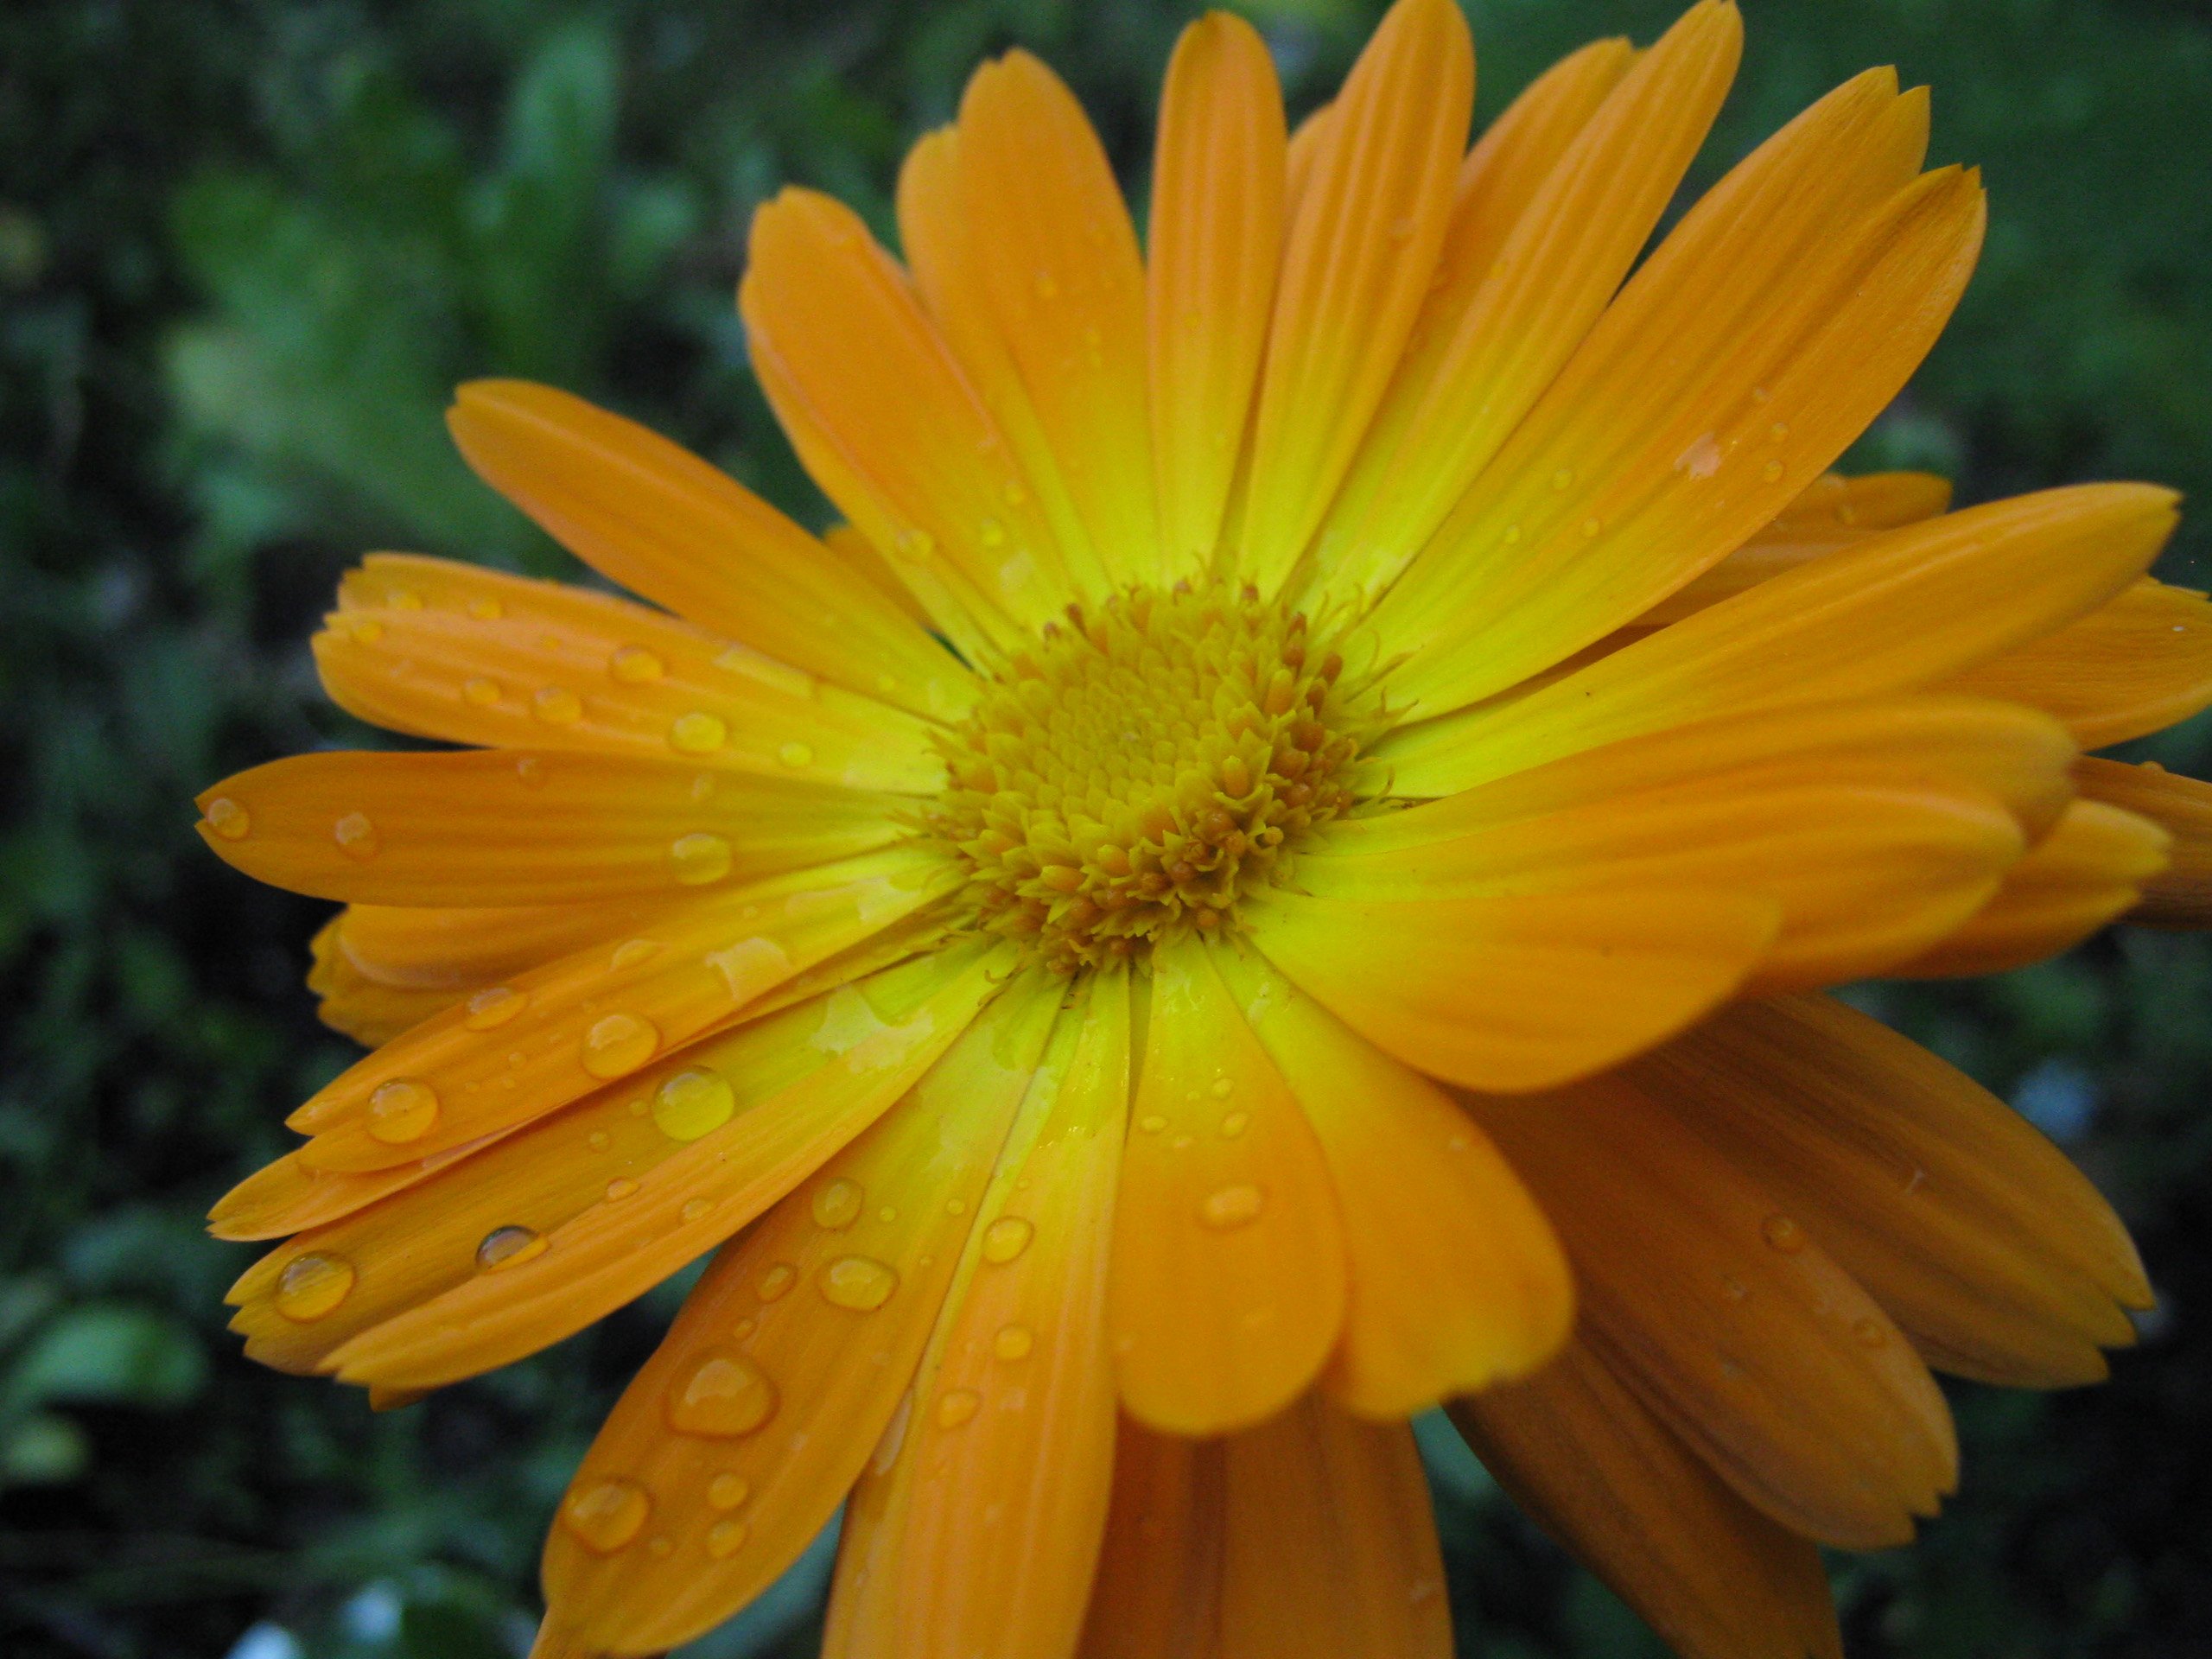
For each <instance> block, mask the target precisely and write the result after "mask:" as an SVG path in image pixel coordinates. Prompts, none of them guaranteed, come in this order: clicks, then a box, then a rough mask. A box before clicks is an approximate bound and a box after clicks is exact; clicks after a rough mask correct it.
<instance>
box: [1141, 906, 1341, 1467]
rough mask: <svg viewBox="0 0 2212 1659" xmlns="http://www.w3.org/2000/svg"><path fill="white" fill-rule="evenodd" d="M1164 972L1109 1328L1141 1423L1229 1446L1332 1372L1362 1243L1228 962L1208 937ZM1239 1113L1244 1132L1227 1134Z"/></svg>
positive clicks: (1167, 959) (1160, 955) (1157, 958)
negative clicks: (1226, 1436)
mask: <svg viewBox="0 0 2212 1659" xmlns="http://www.w3.org/2000/svg"><path fill="white" fill-rule="evenodd" d="M1152 961H1153V969H1152V1008H1151V1019H1150V1021H1149V1026H1148V1031H1147V1038H1146V1041H1145V1052H1144V1065H1143V1069H1142V1071H1141V1075H1140V1077H1139V1079H1138V1082H1137V1086H1136V1100H1135V1105H1134V1106H1133V1107H1132V1108H1131V1110H1132V1112H1133V1113H1134V1115H1135V1134H1133V1135H1130V1137H1129V1141H1128V1148H1127V1150H1126V1151H1125V1152H1124V1154H1123V1157H1122V1179H1121V1190H1120V1193H1119V1195H1118V1197H1117V1198H1116V1205H1115V1220H1114V1254H1113V1272H1112V1275H1111V1283H1110V1287H1109V1298H1108V1305H1107V1306H1108V1315H1107V1317H1108V1322H1109V1325H1110V1327H1111V1329H1112V1331H1113V1333H1114V1359H1115V1366H1116V1371H1117V1373H1118V1375H1119V1377H1120V1382H1121V1391H1122V1407H1123V1408H1124V1409H1125V1410H1127V1411H1128V1414H1130V1415H1131V1416H1133V1417H1135V1418H1136V1419H1137V1420H1138V1421H1141V1422H1143V1423H1147V1424H1148V1425H1150V1426H1151V1427H1155V1428H1159V1429H1162V1430H1165V1431H1167V1432H1169V1433H1179V1434H1218V1433H1224V1431H1226V1430H1230V1429H1233V1428H1238V1427H1243V1426H1245V1425H1246V1424H1249V1423H1254V1422H1257V1421H1259V1420H1260V1419H1262V1418H1263V1417H1265V1416H1267V1415H1268V1414H1269V1413H1271V1412H1274V1411H1277V1410H1280V1409H1281V1408H1282V1407H1283V1406H1285V1405H1287V1403H1288V1402H1290V1401H1291V1400H1292V1399H1293V1398H1294V1397H1295V1396H1296V1395H1298V1394H1299V1393H1300V1391H1301V1390H1302V1389H1304V1388H1305V1387H1306V1384H1307V1383H1311V1382H1312V1381H1313V1377H1314V1375H1315V1374H1316V1373H1317V1372H1318V1371H1319V1370H1320V1369H1321V1363H1322V1362H1323V1360H1325V1358H1326V1357H1328V1353H1329V1351H1330V1349H1331V1348H1332V1346H1334V1345H1335V1343H1336V1340H1337V1335H1338V1332H1339V1331H1340V1330H1341V1329H1342V1328H1343V1324H1344V1241H1343V1238H1342V1236H1341V1234H1340V1233H1339V1230H1338V1221H1337V1204H1336V1198H1335V1196H1334V1194H1333V1193H1332V1191H1331V1189H1330V1184H1329V1175H1328V1170H1327V1167H1326V1166H1325V1164H1324V1163H1323V1161H1322V1156H1321V1150H1320V1147H1319V1144H1318V1143H1317V1142H1316V1141H1315V1139H1314V1135H1313V1129H1312V1128H1311V1127H1310V1126H1309V1125H1308V1124H1307V1122H1306V1118H1305V1116H1304V1114H1303V1113H1301V1112H1300V1110H1299V1107H1298V1101H1297V1098H1296V1096H1294V1095H1293V1094H1292V1093H1291V1091H1290V1088H1289V1085H1288V1084H1287V1083H1286V1082H1285V1081H1284V1079H1283V1077H1282V1074H1281V1072H1280V1071H1277V1070H1276V1069H1275V1066H1274V1062H1273V1061H1271V1060H1270V1059H1269V1058H1268V1054H1267V1051H1266V1050H1265V1049H1264V1048H1262V1046H1261V1045H1260V1040H1259V1039H1258V1038H1257V1037H1255V1035H1254V1034H1253V1033H1252V1028H1251V1027H1249V1025H1248V1024H1246V1023H1245V1020H1244V1016H1243V1014H1242V1012H1240V1011H1239V1009H1238V1008H1237V1006H1236V1002H1235V1001H1234V1000H1233V999H1232V998H1231V997H1230V994H1229V991H1228V988H1226V987H1225V986H1224V985H1223V983H1222V982H1221V977H1220V975H1219V973H1218V972H1217V970H1216V969H1215V967H1214V965H1213V963H1212V961H1211V953H1210V952H1209V951H1208V950H1207V949H1206V947H1205V944H1202V943H1201V942H1200V941H1199V940H1198V938H1195V937H1193V938H1186V939H1185V940H1182V941H1181V942H1179V943H1178V944H1166V945H1162V946H1160V947H1158V948H1157V949H1155V950H1154V953H1153V959H1152ZM1231 1113H1238V1114H1242V1115H1243V1123H1242V1124H1240V1125H1239V1127H1238V1128H1237V1130H1236V1133H1234V1134H1228V1133H1224V1128H1223V1126H1224V1123H1226V1122H1228V1121H1229V1116H1230V1114H1231Z"/></svg>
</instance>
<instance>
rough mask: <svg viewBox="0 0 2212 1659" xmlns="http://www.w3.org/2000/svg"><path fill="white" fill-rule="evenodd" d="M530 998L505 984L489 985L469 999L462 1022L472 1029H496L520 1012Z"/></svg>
mask: <svg viewBox="0 0 2212 1659" xmlns="http://www.w3.org/2000/svg"><path fill="white" fill-rule="evenodd" d="M529 1001H530V998H529V997H527V996H525V995H523V993H522V992H520V991H518V990H515V989H513V988H511V987H509V986H505V985H487V986H486V987H485V988H483V989H482V990H480V991H479V992H477V993H476V995H474V996H472V997H470V998H469V999H468V1002H467V1012H466V1013H464V1014H462V1015H461V1024H462V1025H464V1026H466V1027H467V1028H468V1029H469V1030H471V1031H495V1030H497V1029H498V1028H499V1027H501V1026H504V1025H505V1024H506V1023H507V1021H509V1020H512V1019H513V1018H514V1017H515V1016H516V1015H517V1014H520V1013H521V1012H522V1011H523V1009H524V1007H525V1006H526V1005H527V1004H528V1003H529Z"/></svg>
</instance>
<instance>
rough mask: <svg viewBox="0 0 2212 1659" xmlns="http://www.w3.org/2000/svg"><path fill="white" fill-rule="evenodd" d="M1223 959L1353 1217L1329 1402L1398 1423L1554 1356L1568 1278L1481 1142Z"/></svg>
mask: <svg viewBox="0 0 2212 1659" xmlns="http://www.w3.org/2000/svg"><path fill="white" fill-rule="evenodd" d="M1214 961H1215V964H1216V966H1217V968H1218V969H1220V971H1221V976H1222V978H1223V980H1224V982H1225V983H1226V984H1227V985H1228V986H1229V987H1230V991H1231V993H1232V994H1233V995H1235V996H1236V1000H1237V1001H1238V1003H1239V1004H1241V1005H1242V1007H1243V1010H1244V1015H1245V1018H1246V1019H1247V1020H1249V1021H1250V1022H1251V1025H1252V1029H1253V1031H1254V1032H1255V1033H1257V1034H1258V1036H1259V1038H1260V1040H1261V1042H1262V1043H1263V1044H1264V1045H1265V1046H1266V1047H1267V1050H1268V1056H1269V1058H1272V1059H1273V1060H1274V1064H1275V1066H1276V1068H1277V1069H1278V1070H1279V1071H1281V1074H1282V1076H1283V1077H1285V1078H1286V1079H1287V1080H1288V1082H1289V1083H1290V1085H1291V1087H1292V1089H1293V1090H1294V1091H1295V1092H1296V1094H1297V1096H1298V1100H1299V1104H1300V1106H1301V1107H1302V1108H1304V1109H1305V1112H1306V1121H1307V1122H1310V1123H1311V1124H1312V1125H1313V1132H1314V1135H1315V1136H1316V1138H1318V1139H1319V1141H1320V1143H1321V1154H1322V1157H1323V1158H1324V1159H1325V1160H1326V1162H1327V1164H1328V1166H1329V1179H1330V1182H1331V1184H1332V1185H1333V1186H1334V1187H1335V1189H1336V1194H1337V1206H1338V1211H1340V1212H1341V1214H1342V1215H1343V1217H1344V1252H1345V1257H1346V1260H1347V1262H1348V1264H1349V1268H1350V1281H1349V1283H1348V1285H1347V1287H1346V1290H1345V1299H1344V1335H1343V1337H1342V1338H1340V1339H1339V1341H1338V1344H1337V1351H1336V1353H1335V1355H1334V1356H1333V1357H1332V1359H1331V1361H1330V1363H1329V1369H1328V1370H1326V1371H1325V1373H1324V1374H1323V1377H1322V1383H1323V1386H1324V1388H1325V1389H1326V1390H1327V1392H1328V1393H1329V1395H1330V1396H1331V1397H1332V1398H1333V1399H1334V1400H1335V1401H1336V1402H1338V1404H1340V1405H1342V1406H1344V1408H1346V1409H1348V1410H1351V1411H1352V1412H1355V1413H1357V1414H1359V1415H1360V1416H1363V1417H1368V1418H1373V1419H1377V1420H1383V1421H1388V1420H1394V1419H1398V1418H1403V1417H1408V1416H1410V1415H1412V1414H1414V1413H1415V1412H1418V1411H1422V1410H1426V1409H1427V1408H1429V1407H1432V1406H1434V1405H1436V1404H1438V1403H1439V1402H1441V1401H1442V1400H1443V1399H1444V1397H1445V1396H1446V1395H1452V1394H1462V1393H1468V1392H1471V1391H1472V1390H1474V1389H1480V1388H1485V1387H1488V1386H1489V1385H1490V1384H1491V1383H1496V1382H1498V1381H1499V1380H1501V1379H1503V1378H1507V1377H1514V1376H1524V1375H1526V1374H1527V1373H1528V1372H1529V1371H1531V1370H1535V1368H1536V1367H1537V1366H1538V1365H1540V1364H1541V1363H1544V1362H1545V1361H1546V1360H1548V1358H1550V1357H1551V1356H1552V1354H1553V1353H1554V1351H1556V1350H1557V1349H1558V1347H1559V1345H1560V1343H1561V1342H1563V1341H1565V1340H1566V1338H1567V1329H1568V1326H1569V1325H1570V1324H1571V1323H1572V1321H1573V1313H1574V1286H1573V1281H1572V1280H1571V1279H1570V1278H1569V1277H1568V1274H1567V1258H1566V1257H1565V1256H1564V1255H1561V1254H1560V1248H1559V1242H1558V1240H1557V1239H1555V1238H1554V1236H1552V1230H1551V1225H1550V1224H1549V1223H1548V1222H1547V1221H1546V1220H1545V1219H1544V1216H1543V1212H1542V1211H1541V1210H1539V1209H1538V1208H1537V1207H1536V1205H1535V1202H1534V1201H1533V1200H1532V1199H1531V1198H1529V1193H1528V1190H1527V1189H1526V1188H1525V1187H1523V1186H1522V1185H1521V1181H1520V1179H1519V1178H1518V1177H1517V1176H1516V1175H1515V1174H1514V1173H1513V1172H1512V1170H1511V1169H1510V1167H1509V1166H1507V1165H1506V1163H1505V1161H1504V1160H1503V1158H1501V1157H1500V1156H1499V1155H1498V1153H1497V1148H1496V1147H1492V1146H1491V1144H1490V1141H1489V1140H1488V1138H1487V1137H1485V1136H1484V1135H1483V1133H1482V1132H1481V1131H1480V1130H1479V1129H1478V1128H1476V1127H1475V1125H1474V1124H1473V1123H1472V1122H1471V1121H1470V1120H1469V1119H1468V1117H1467V1115H1466V1114H1465V1112H1463V1111H1461V1110H1459V1108H1458V1107H1457V1106H1456V1105H1455V1104H1454V1103H1452V1101H1451V1100H1450V1099H1449V1098H1448V1097H1447V1096H1446V1095H1445V1094H1444V1093H1443V1092H1442V1091H1441V1090H1439V1089H1438V1088H1437V1087H1436V1086H1435V1085H1434V1084H1432V1083H1430V1082H1429V1081H1428V1080H1427V1078H1426V1077H1421V1075H1419V1074H1418V1073H1417V1072H1414V1071H1408V1069H1407V1068H1406V1067H1404V1066H1402V1065H1399V1064H1398V1063H1397V1062H1396V1061H1395V1060H1393V1059H1391V1058H1389V1056H1388V1055H1386V1054H1384V1053H1383V1052H1382V1051H1381V1050H1379V1049H1376V1048H1375V1047H1374V1046H1371V1045H1370V1044H1369V1043H1368V1042H1367V1041H1366V1040H1365V1039H1363V1038H1360V1037H1357V1036H1355V1035H1354V1034H1353V1033H1351V1032H1350V1031H1348V1030H1346V1029H1345V1028H1344V1026H1342V1025H1341V1024H1339V1023H1338V1021H1337V1020H1335V1019H1334V1018H1332V1016H1331V1015H1330V1014H1328V1013H1327V1011H1326V1010H1325V1009H1323V1008H1321V1007H1318V1006H1317V1005H1316V1004H1315V1003H1314V1002H1313V1001H1311V1000H1310V999H1309V998H1307V997H1306V996H1304V995H1301V994H1300V992H1299V991H1298V990H1297V989H1296V988H1294V986H1292V985H1290V984H1289V983H1288V982H1286V981H1285V980H1284V979H1283V978H1282V977H1281V976H1280V975H1278V974H1276V973H1275V972H1274V970H1273V969H1270V968H1268V966H1267V964H1266V963H1264V962H1262V961H1261V960H1259V959H1258V958H1257V957H1249V956H1239V955H1238V954H1237V953H1236V952H1235V951H1233V950H1217V951H1216V952H1215V953H1214ZM1230 1121H1231V1120H1230V1119H1227V1118H1224V1120H1223V1128H1224V1131H1225V1130H1226V1128H1227V1127H1228V1125H1229V1123H1230Z"/></svg>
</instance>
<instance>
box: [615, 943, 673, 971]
mask: <svg viewBox="0 0 2212 1659" xmlns="http://www.w3.org/2000/svg"><path fill="white" fill-rule="evenodd" d="M659 950H660V941H659V940H658V939H625V940H623V941H622V943H621V944H618V945H616V946H615V947H614V954H613V956H611V957H608V958H607V966H608V967H610V968H634V967H636V966H637V965H638V964H639V963H641V962H644V961H645V960H647V959H648V958H650V957H652V956H654V955H655V954H656V953H658V951H659Z"/></svg>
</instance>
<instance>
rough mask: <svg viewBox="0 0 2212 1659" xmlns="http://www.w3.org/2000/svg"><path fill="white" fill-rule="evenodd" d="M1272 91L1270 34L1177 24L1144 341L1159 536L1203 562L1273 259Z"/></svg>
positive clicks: (1275, 127)
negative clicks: (1264, 37)
mask: <svg viewBox="0 0 2212 1659" xmlns="http://www.w3.org/2000/svg"><path fill="white" fill-rule="evenodd" d="M1285 143H1286V141H1285V138H1284V134H1283V116H1282V92H1281V88H1280V87H1279V86H1276V84H1275V72H1274V62H1273V60H1271V59H1270V58H1269V57H1268V48H1267V43H1266V42H1265V41H1262V40H1261V38H1260V36H1259V35H1258V33H1257V32H1256V31H1255V29H1253V28H1252V26H1251V25H1250V24H1249V23H1247V22H1244V21H1243V19H1242V18H1240V17H1237V16H1234V15H1232V14H1231V13H1229V12H1225V11H1215V12H1209V13H1207V14H1206V15H1205V16H1204V17H1201V18H1200V19H1199V20H1198V22H1194V23H1192V25H1191V26H1190V27H1189V28H1187V29H1185V30H1184V31H1183V36H1182V39H1181V40H1180V41H1178V42H1177V43H1176V47H1175V55H1174V58H1173V60H1171V61H1170V62H1169V64H1168V66H1167V85H1166V88H1165V90H1164V91H1162V92H1161V93H1160V141H1159V146H1158V149H1157V151H1156V154H1155V156H1154V162H1153V186H1152V225H1151V259H1150V262H1149V264H1148V267H1147V271H1146V280H1147V283H1148V295H1149V307H1148V317H1149V331H1150V337H1149V341H1148V346H1149V352H1150V363H1151V386H1152V456H1153V467H1154V473H1155V474H1156V475H1157V479H1158V487H1159V499H1160V542H1161V545H1162V550H1163V551H1164V553H1165V554H1166V563H1167V568H1168V570H1169V572H1170V575H1171V578H1172V577H1173V576H1181V575H1190V574H1192V573H1194V572H1203V571H1205V570H1208V569H1211V565H1212V561H1213V556H1214V546H1215V542H1216V540H1217V537H1218V536H1219V534H1220V531H1221V524H1222V518H1223V514H1224V512H1225V511H1226V510H1227V508H1228V505H1229V489H1230V483H1231V482H1232V481H1233V480H1234V479H1235V477H1236V464H1237V460H1238V457H1239V454H1240V452H1241V449H1242V446H1243V435H1244V432H1245V428H1246V424H1247V418H1248V416H1249V413H1250V410H1251V406H1252V393H1253V388H1254V385H1255V382H1256V380H1257V378H1258V375H1259V369H1260V354H1261V349H1262V346H1265V344H1266V343H1267V335H1268V312H1269V309H1270V308H1271V307H1272V305H1273V302H1274V292H1275V273H1276V270H1277V268H1278V267H1279V266H1280V264H1281V261H1282V235H1283V166H1284V160H1283V157H1284V149H1285Z"/></svg>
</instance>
